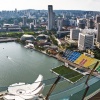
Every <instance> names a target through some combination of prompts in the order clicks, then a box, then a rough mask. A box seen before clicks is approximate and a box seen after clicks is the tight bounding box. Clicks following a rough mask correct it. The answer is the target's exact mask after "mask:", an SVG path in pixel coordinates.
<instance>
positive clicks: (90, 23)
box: [87, 18, 95, 29]
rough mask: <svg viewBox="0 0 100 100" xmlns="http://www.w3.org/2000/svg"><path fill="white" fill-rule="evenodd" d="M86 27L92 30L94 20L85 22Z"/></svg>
mask: <svg viewBox="0 0 100 100" xmlns="http://www.w3.org/2000/svg"><path fill="white" fill-rule="evenodd" d="M87 27H88V28H90V29H94V27H95V23H94V20H93V19H92V18H91V19H88V20H87Z"/></svg>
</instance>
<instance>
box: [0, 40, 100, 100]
mask: <svg viewBox="0 0 100 100" xmlns="http://www.w3.org/2000/svg"><path fill="white" fill-rule="evenodd" d="M62 64H63V63H62V62H60V61H58V60H56V59H55V58H52V57H49V56H47V55H45V54H42V53H40V52H38V51H35V50H32V49H26V48H24V46H23V45H21V44H19V43H16V42H8V43H0V91H2V90H3V89H2V88H3V87H8V86H9V85H11V84H14V83H18V82H25V83H33V82H34V81H35V79H36V78H37V77H38V75H39V74H42V75H43V77H44V81H45V83H46V87H45V88H44V91H43V94H44V95H46V94H47V93H48V91H49V89H50V87H51V85H52V84H53V83H54V81H55V80H56V78H57V75H55V74H54V73H52V72H51V71H50V69H52V68H54V67H57V66H59V65H62ZM46 80H47V81H48V82H46ZM85 80H86V77H84V78H83V79H81V80H80V81H79V82H77V83H75V84H72V83H70V82H68V81H66V80H61V81H60V82H59V84H57V86H56V88H55V89H54V91H53V94H51V95H50V100H69V98H72V99H70V100H78V99H76V97H78V96H77V95H78V94H75V93H77V92H79V91H81V90H83V89H85V88H86V86H85V84H84V83H85ZM95 82H97V83H96V84H94V85H93V83H95ZM98 84H100V79H99V78H95V77H93V78H92V79H91V80H90V81H89V85H91V86H90V87H91V90H90V91H89V93H91V92H92V91H93V90H96V89H97V88H98V87H99V85H98ZM99 88H100V87H99ZM83 92H84V91H83ZM83 92H80V93H81V94H83ZM81 97H82V95H80V98H81ZM74 98H75V99H74Z"/></svg>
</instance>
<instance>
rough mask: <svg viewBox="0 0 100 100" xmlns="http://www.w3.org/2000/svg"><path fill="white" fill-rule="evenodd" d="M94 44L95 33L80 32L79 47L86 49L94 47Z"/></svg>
mask: <svg viewBox="0 0 100 100" xmlns="http://www.w3.org/2000/svg"><path fill="white" fill-rule="evenodd" d="M93 46H94V35H93V34H89V33H86V34H85V33H79V40H78V49H79V50H86V49H93Z"/></svg>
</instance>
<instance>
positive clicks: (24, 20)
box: [23, 16, 27, 26]
mask: <svg viewBox="0 0 100 100" xmlns="http://www.w3.org/2000/svg"><path fill="white" fill-rule="evenodd" d="M26 24H27V17H26V16H24V17H23V25H24V26H26Z"/></svg>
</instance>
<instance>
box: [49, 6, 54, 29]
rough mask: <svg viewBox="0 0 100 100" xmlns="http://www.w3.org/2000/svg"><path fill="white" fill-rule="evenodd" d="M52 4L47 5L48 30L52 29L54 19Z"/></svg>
mask: <svg viewBox="0 0 100 100" xmlns="http://www.w3.org/2000/svg"><path fill="white" fill-rule="evenodd" d="M53 17H54V13H53V6H52V5H48V30H52V29H53V23H54V22H53V20H54V18H53Z"/></svg>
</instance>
